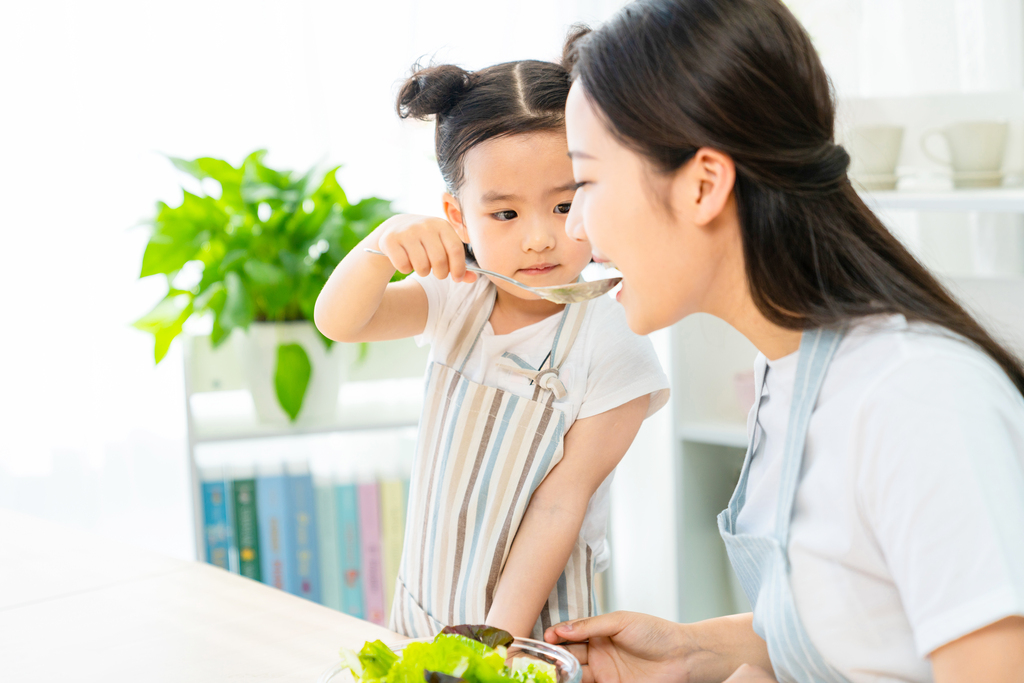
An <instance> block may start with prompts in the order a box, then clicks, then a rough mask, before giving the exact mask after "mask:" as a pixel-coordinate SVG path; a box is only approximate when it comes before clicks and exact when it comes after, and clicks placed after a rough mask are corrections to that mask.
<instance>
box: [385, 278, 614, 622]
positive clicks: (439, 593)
mask: <svg viewBox="0 0 1024 683" xmlns="http://www.w3.org/2000/svg"><path fill="white" fill-rule="evenodd" d="M491 290H492V291H491V293H490V296H488V297H482V298H481V304H480V306H478V307H477V309H476V310H474V311H473V312H472V313H471V314H470V315H469V316H467V322H466V325H465V326H464V327H463V329H462V331H461V333H460V335H459V337H458V339H457V341H456V343H455V344H454V345H453V347H452V351H451V353H450V354H449V356H448V358H447V359H446V362H445V363H443V364H442V363H439V362H434V363H432V364H431V366H430V368H429V369H428V371H427V374H428V380H427V388H426V394H425V400H424V406H423V416H422V418H421V420H420V429H419V438H418V441H417V445H416V460H415V462H414V464H413V471H412V478H411V482H410V489H409V506H408V518H407V522H406V532H405V545H404V549H403V552H402V562H401V567H400V569H399V573H398V581H397V583H396V585H395V598H394V603H393V605H392V609H391V620H390V623H389V628H391V629H392V630H393V631H397V632H399V633H404V634H405V635H408V636H410V637H428V636H433V635H435V634H436V633H437V632H438V631H440V630H441V629H442V628H443V627H444V626H450V625H455V624H483V623H484V622H485V620H486V617H487V613H488V612H489V611H490V608H491V602H492V601H493V599H494V594H495V590H496V588H497V585H498V580H499V578H500V577H501V572H502V568H503V567H504V566H505V561H506V559H507V558H508V553H509V549H510V548H511V547H512V541H513V540H514V539H515V535H516V531H517V530H518V529H519V524H520V522H521V521H522V519H523V514H524V513H525V512H526V506H527V504H528V503H529V502H530V498H531V496H532V495H533V492H534V491H535V490H536V489H537V487H538V486H539V485H540V483H541V481H543V479H544V477H546V476H547V474H548V473H549V472H550V471H551V470H552V468H554V466H555V465H557V464H558V462H559V461H560V460H561V459H562V437H563V436H564V434H565V431H566V416H565V414H564V413H563V412H562V411H561V410H559V409H557V408H554V407H553V403H554V401H555V399H556V398H562V397H564V396H565V394H566V389H565V386H564V385H563V384H562V383H561V380H559V379H558V371H559V368H560V367H561V366H562V363H563V362H565V359H566V357H567V356H568V355H569V349H570V348H571V347H572V345H573V342H574V341H575V340H576V336H577V335H578V333H579V331H580V327H581V326H582V324H583V319H584V314H585V312H586V308H587V303H586V302H583V303H580V304H572V305H569V306H566V307H565V309H564V311H563V313H562V317H561V320H560V323H559V326H558V330H557V332H556V333H555V337H554V341H553V343H552V348H551V354H550V355H549V356H548V363H547V365H546V367H545V365H544V364H542V367H541V368H540V369H539V370H532V369H530V370H529V372H524V371H523V369H522V368H521V367H515V368H512V367H510V368H509V369H510V370H513V371H516V372H518V373H519V374H528V375H529V376H530V378H531V379H532V380H533V384H534V387H535V388H534V393H533V397H532V398H530V399H526V398H522V397H519V396H516V395H515V394H512V393H510V392H507V391H503V390H502V389H498V388H496V387H489V386H484V385H482V384H477V383H475V382H472V381H470V380H469V379H467V378H466V377H465V376H464V375H463V374H462V372H463V370H464V369H465V366H466V362H467V361H468V360H469V356H470V354H471V353H472V351H473V348H474V347H475V346H476V344H477V342H478V340H479V339H480V335H481V333H482V332H483V328H484V325H485V324H486V323H487V320H488V319H489V318H490V316H491V310H492V309H493V307H494V300H495V294H496V291H495V289H494V287H493V286H491ZM510 365H512V364H511V363H510ZM593 567H594V561H593V556H592V553H591V549H590V547H589V546H588V545H587V543H586V542H585V541H584V540H583V539H582V538H577V541H576V545H575V547H574V548H573V551H572V555H571V556H570V557H569V562H568V564H567V565H566V568H565V571H563V572H562V575H561V576H560V577H559V579H558V582H557V583H556V585H555V587H554V589H553V590H552V592H551V595H550V596H549V597H548V601H547V603H546V605H545V606H544V608H543V609H542V610H541V615H540V617H539V618H538V620H537V623H536V625H535V626H534V629H533V634H532V635H533V637H535V638H540V637H543V632H544V629H545V628H547V627H548V626H550V625H551V624H552V623H558V622H559V621H565V620H567V619H578V618H581V617H586V616H591V615H592V614H593V612H594V593H593Z"/></svg>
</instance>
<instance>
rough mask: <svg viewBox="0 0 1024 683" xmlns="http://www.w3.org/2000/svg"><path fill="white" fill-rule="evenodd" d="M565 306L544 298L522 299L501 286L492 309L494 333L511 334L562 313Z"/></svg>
mask: <svg viewBox="0 0 1024 683" xmlns="http://www.w3.org/2000/svg"><path fill="white" fill-rule="evenodd" d="M564 308H565V306H564V305H563V304H555V303H551V302H550V301H545V300H544V299H520V298H519V297H517V296H515V295H514V294H509V293H508V292H506V291H505V290H503V289H501V288H500V287H499V288H498V294H497V299H495V301H494V310H492V311H491V317H490V323H491V329H493V330H494V334H509V333H510V332H515V331H516V330H519V329H522V328H524V327H526V326H528V325H533V324H534V323H538V322H540V321H541V320H544V319H545V318H550V317H551V316H553V315H555V314H556V313H561V312H562V310H563V309H564Z"/></svg>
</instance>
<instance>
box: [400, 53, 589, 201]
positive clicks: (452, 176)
mask: <svg viewBox="0 0 1024 683" xmlns="http://www.w3.org/2000/svg"><path fill="white" fill-rule="evenodd" d="M569 85H570V81H569V72H568V71H566V70H565V68H564V67H562V66H561V65H559V64H553V63H550V62H540V61H533V60H526V61H521V62H506V63H504V64H496V65H495V66H489V67H487V68H486V69H480V70H479V71H466V70H464V69H461V68H459V67H457V66H453V65H450V64H444V65H440V66H431V67H427V68H420V67H419V66H414V67H413V74H412V76H410V77H409V79H408V80H407V81H406V82H405V83H404V84H403V85H402V88H401V90H400V91H399V93H398V101H397V102H396V104H395V108H396V109H397V110H398V115H399V116H400V117H402V118H403V119H404V118H408V117H410V116H411V117H413V118H417V119H426V118H429V117H430V116H434V117H435V119H436V131H435V135H434V146H435V148H436V150H437V164H438V166H440V168H441V175H442V177H443V178H444V182H445V185H447V186H448V191H449V192H451V193H452V194H456V193H457V191H458V189H459V187H460V186H461V185H462V181H463V168H462V167H463V159H464V158H465V156H466V153H467V152H468V151H469V150H470V149H472V148H473V147H474V146H476V145H478V144H480V143H481V142H484V141H485V140H489V139H491V138H496V137H503V136H506V135H517V134H520V133H534V132H540V131H547V130H560V129H561V128H563V127H564V126H565V100H566V98H567V97H568V96H569Z"/></svg>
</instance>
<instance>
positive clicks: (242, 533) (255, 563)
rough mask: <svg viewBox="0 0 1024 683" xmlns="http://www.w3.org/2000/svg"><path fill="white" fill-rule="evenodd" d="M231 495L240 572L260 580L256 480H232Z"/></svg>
mask: <svg viewBox="0 0 1024 683" xmlns="http://www.w3.org/2000/svg"><path fill="white" fill-rule="evenodd" d="M231 496H232V499H233V501H232V502H233V506H232V507H233V508H234V513H235V515H234V516H235V542H236V543H237V545H238V573H239V574H241V575H242V576H247V577H249V578H250V579H255V580H256V581H259V580H261V578H262V577H261V572H260V534H259V521H258V519H257V515H256V482H255V480H253V479H236V480H234V481H233V482H231Z"/></svg>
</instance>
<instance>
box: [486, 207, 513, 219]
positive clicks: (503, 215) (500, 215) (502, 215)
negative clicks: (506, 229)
mask: <svg viewBox="0 0 1024 683" xmlns="http://www.w3.org/2000/svg"><path fill="white" fill-rule="evenodd" d="M491 215H492V216H494V217H495V218H496V219H497V220H499V221H510V220H512V219H513V218H515V217H516V216H518V215H519V214H517V213H516V212H515V211H512V210H511V209H510V210H508V211H498V212H496V213H492V214H491Z"/></svg>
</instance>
